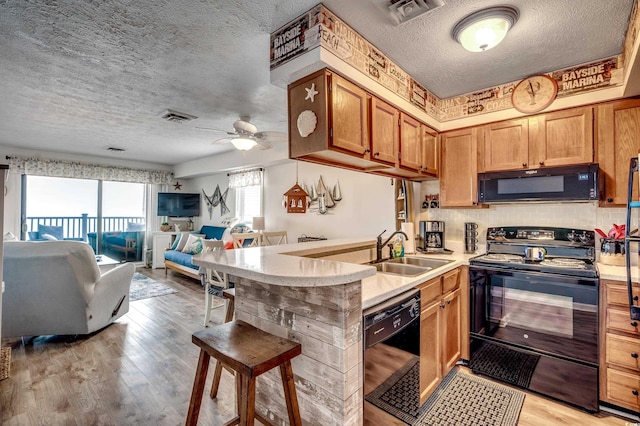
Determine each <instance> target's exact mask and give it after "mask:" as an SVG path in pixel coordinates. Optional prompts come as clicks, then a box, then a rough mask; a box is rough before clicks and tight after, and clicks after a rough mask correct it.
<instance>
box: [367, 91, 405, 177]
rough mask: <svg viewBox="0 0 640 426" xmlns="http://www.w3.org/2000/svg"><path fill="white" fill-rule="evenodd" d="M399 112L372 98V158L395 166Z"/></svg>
mask: <svg viewBox="0 0 640 426" xmlns="http://www.w3.org/2000/svg"><path fill="white" fill-rule="evenodd" d="M399 116H400V114H399V113H398V110H397V109H395V108H394V107H393V106H391V105H389V104H388V103H386V102H384V101H382V100H380V99H378V98H376V97H371V158H372V159H373V160H375V161H378V162H380V163H385V164H389V165H390V166H395V164H396V162H397V161H398V133H399V128H398V117H399Z"/></svg>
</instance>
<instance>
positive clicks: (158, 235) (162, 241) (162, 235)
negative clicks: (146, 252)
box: [151, 232, 179, 269]
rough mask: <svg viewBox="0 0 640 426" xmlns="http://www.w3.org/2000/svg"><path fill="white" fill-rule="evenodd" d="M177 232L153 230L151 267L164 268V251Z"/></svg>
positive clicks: (171, 242) (169, 245)
mask: <svg viewBox="0 0 640 426" xmlns="http://www.w3.org/2000/svg"><path fill="white" fill-rule="evenodd" d="M178 234H179V232H154V233H153V245H152V250H153V253H152V258H151V259H152V261H151V268H153V269H156V268H164V252H165V251H166V250H167V249H168V248H169V247H171V244H173V241H174V240H175V239H176V236H177V235H178Z"/></svg>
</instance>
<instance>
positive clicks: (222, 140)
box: [211, 138, 233, 145]
mask: <svg viewBox="0 0 640 426" xmlns="http://www.w3.org/2000/svg"><path fill="white" fill-rule="evenodd" d="M231 139H233V138H221V139H217V140H215V141H213V142H211V143H212V144H214V145H222V144H225V143H229V142H231Z"/></svg>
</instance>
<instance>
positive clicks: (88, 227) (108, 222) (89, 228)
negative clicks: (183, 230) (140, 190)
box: [26, 214, 145, 241]
mask: <svg viewBox="0 0 640 426" xmlns="http://www.w3.org/2000/svg"><path fill="white" fill-rule="evenodd" d="M129 222H133V223H144V222H145V220H144V217H140V216H109V217H103V218H102V232H112V231H126V230H127V227H128V223H129ZM26 225H27V229H26V232H30V231H37V230H38V226H39V225H47V226H62V229H63V235H64V238H81V239H82V240H83V241H87V234H89V233H91V232H97V230H98V218H97V217H95V216H89V215H87V214H82V215H81V216H39V217H38V216H30V217H27V218H26Z"/></svg>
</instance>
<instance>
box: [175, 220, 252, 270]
mask: <svg viewBox="0 0 640 426" xmlns="http://www.w3.org/2000/svg"><path fill="white" fill-rule="evenodd" d="M231 232H234V233H236V232H250V228H249V227H248V226H247V225H244V224H239V225H235V226H234V227H233V228H232V229H230V228H225V227H221V226H212V225H203V226H202V228H200V231H196V232H193V233H188V232H183V233H182V234H181V235H180V237H181V238H182V237H183V236H184V235H187V236H188V235H193V237H194V238H192V241H193V240H194V239H196V238H197V237H200V238H203V239H207V240H212V239H216V240H228V241H227V244H225V248H227V249H229V248H233V241H232V240H231V239H230V235H231ZM181 238H180V239H181ZM180 239H178V238H176V240H175V242H174V244H173V245H172V246H171V248H170V249H169V250H167V251H165V253H164V266H165V274H166V273H167V271H168V270H169V269H171V270H173V271H176V272H180V273H181V274H184V275H186V276H188V277H191V278H194V279H197V280H200V279H201V278H200V275H199V270H200V267H199V266H196V265H194V264H193V263H192V262H191V260H192V257H193V255H194V254H197V253H199V252H200V251H198V246H197V244H196V246H195V247H194V248H195V250H186V251H185V249H184V247H185V246H186V245H187V244H182V245H181V246H180ZM252 241H253V238H246V239H245V240H244V242H243V246H244V247H246V246H248V245H250V244H251V242H252ZM199 248H200V250H202V245H200V247H199Z"/></svg>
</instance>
